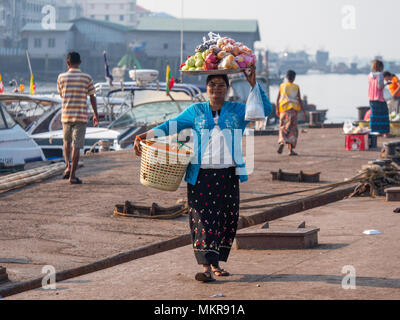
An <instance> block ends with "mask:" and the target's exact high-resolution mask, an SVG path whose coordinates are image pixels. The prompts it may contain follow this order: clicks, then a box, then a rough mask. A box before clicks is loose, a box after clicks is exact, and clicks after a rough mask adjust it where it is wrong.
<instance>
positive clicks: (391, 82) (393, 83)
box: [383, 71, 400, 113]
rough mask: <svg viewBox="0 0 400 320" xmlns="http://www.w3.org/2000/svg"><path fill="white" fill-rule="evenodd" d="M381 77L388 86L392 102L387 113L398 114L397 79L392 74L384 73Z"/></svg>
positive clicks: (398, 95) (399, 86)
mask: <svg viewBox="0 0 400 320" xmlns="http://www.w3.org/2000/svg"><path fill="white" fill-rule="evenodd" d="M383 77H384V79H385V81H386V82H387V84H388V88H389V91H390V93H391V94H392V97H393V98H392V101H391V102H390V106H389V111H390V112H396V113H400V83H399V78H397V77H396V75H394V74H393V73H390V72H389V71H385V72H384V73H383Z"/></svg>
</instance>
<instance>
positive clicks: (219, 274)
mask: <svg viewBox="0 0 400 320" xmlns="http://www.w3.org/2000/svg"><path fill="white" fill-rule="evenodd" d="M213 273H214V275H215V276H216V277H229V276H230V275H231V274H230V273H229V272H228V271H225V270H224V269H215V270H213Z"/></svg>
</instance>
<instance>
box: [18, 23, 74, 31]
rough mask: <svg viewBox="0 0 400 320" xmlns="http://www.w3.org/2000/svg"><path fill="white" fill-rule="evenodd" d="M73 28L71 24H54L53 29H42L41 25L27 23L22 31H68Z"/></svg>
mask: <svg viewBox="0 0 400 320" xmlns="http://www.w3.org/2000/svg"><path fill="white" fill-rule="evenodd" d="M73 26H74V24H73V23H61V22H60V23H56V28H55V29H44V28H43V27H42V24H41V23H27V24H26V25H25V26H24V27H23V28H22V31H69V30H71V29H72V27H73Z"/></svg>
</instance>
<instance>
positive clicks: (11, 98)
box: [0, 93, 61, 129]
mask: <svg viewBox="0 0 400 320" xmlns="http://www.w3.org/2000/svg"><path fill="white" fill-rule="evenodd" d="M0 103H2V104H3V105H4V106H5V108H6V109H7V111H8V113H9V114H10V115H11V117H12V118H13V119H14V120H15V121H16V122H17V123H18V124H19V125H20V126H21V127H22V128H23V129H26V128H27V127H29V126H30V125H31V123H32V122H34V121H35V120H37V119H38V118H40V117H41V116H42V115H43V114H45V113H46V112H48V111H49V110H51V109H53V108H54V107H57V106H61V98H60V97H57V96H55V95H53V96H52V95H27V94H22V93H7V94H1V95H0Z"/></svg>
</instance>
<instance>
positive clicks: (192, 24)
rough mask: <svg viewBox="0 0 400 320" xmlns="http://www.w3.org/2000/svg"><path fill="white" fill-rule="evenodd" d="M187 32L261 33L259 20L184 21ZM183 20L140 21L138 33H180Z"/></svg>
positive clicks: (152, 18)
mask: <svg viewBox="0 0 400 320" xmlns="http://www.w3.org/2000/svg"><path fill="white" fill-rule="evenodd" d="M183 21H184V23H183V31H186V32H207V33H208V32H210V31H213V32H221V33H222V32H245V33H253V32H257V33H258V32H259V30H258V21H257V20H212V19H183ZM181 27H182V20H181V19H176V18H166V17H150V18H141V19H139V24H138V26H137V27H136V28H135V29H136V30H138V31H180V30H181Z"/></svg>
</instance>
